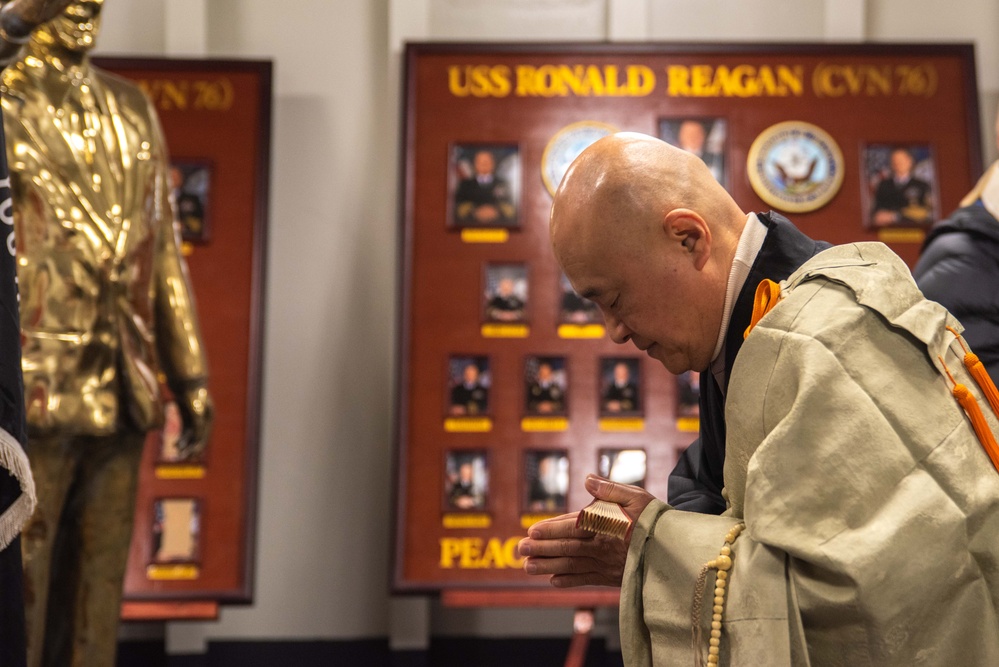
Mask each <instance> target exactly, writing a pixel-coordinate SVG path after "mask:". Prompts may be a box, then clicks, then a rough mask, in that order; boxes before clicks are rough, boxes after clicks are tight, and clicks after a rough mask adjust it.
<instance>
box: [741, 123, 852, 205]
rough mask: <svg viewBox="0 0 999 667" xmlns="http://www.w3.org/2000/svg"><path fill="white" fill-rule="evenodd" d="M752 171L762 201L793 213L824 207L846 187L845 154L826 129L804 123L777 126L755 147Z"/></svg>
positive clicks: (751, 154) (752, 181)
mask: <svg viewBox="0 0 999 667" xmlns="http://www.w3.org/2000/svg"><path fill="white" fill-rule="evenodd" d="M746 162H747V164H746V170H747V173H748V174H749V182H750V184H751V185H752V186H753V190H755V191H756V194H757V195H759V196H760V199H762V200H763V201H765V202H766V203H767V204H769V205H771V206H773V207H774V208H778V209H781V210H784V211H788V212H791V213H807V212H809V211H814V210H817V209H819V208H822V207H823V206H825V205H826V204H828V203H829V201H830V200H831V199H832V198H833V197H834V196H836V193H837V192H839V188H840V186H841V185H842V184H843V154H842V153H841V152H840V150H839V146H838V145H837V144H836V141H835V140H834V139H833V138H832V137H831V136H830V135H829V134H828V133H827V132H826V131H825V130H823V129H822V128H820V127H818V126H816V125H812V124H811V123H806V122H803V121H786V122H783V123H777V124H776V125H771V126H770V127H768V128H767V129H765V130H764V131H763V132H761V133H760V136H758V137H756V140H755V141H754V142H753V145H752V146H751V147H750V148H749V157H748V158H747V161H746Z"/></svg>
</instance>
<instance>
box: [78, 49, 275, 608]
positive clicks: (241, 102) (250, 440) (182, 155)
mask: <svg viewBox="0 0 999 667" xmlns="http://www.w3.org/2000/svg"><path fill="white" fill-rule="evenodd" d="M94 60H95V64H96V65H98V66H99V67H102V68H104V69H106V70H108V71H111V72H113V73H116V74H119V75H121V76H124V77H126V78H129V79H132V80H134V81H135V82H136V83H138V84H139V86H140V87H142V88H143V89H144V90H145V91H146V93H147V94H148V95H149V97H150V98H151V99H152V100H153V102H154V103H155V105H156V108H157V110H158V112H159V117H160V121H161V124H162V126H163V130H164V134H165V135H166V140H167V146H168V148H169V151H170V160H171V166H172V170H171V179H172V186H173V187H174V197H175V200H176V203H177V210H178V218H179V222H180V227H181V237H182V240H183V246H182V247H183V254H184V255H185V257H186V260H187V264H188V268H189V269H190V275H191V282H192V284H193V288H194V295H195V299H196V302H197V306H198V316H199V318H200V323H201V330H202V335H203V338H204V344H205V352H206V356H207V358H208V370H209V385H208V386H209V391H210V392H211V394H212V397H213V399H214V402H215V423H214V427H213V431H212V435H211V439H210V441H209V443H208V446H207V449H206V452H205V454H204V456H203V457H202V458H199V459H197V460H189V459H187V458H185V457H184V456H183V455H182V453H181V450H180V449H179V448H178V446H177V445H178V443H177V439H178V435H179V432H180V423H179V415H178V414H177V412H176V410H175V409H171V406H168V409H167V420H166V426H165V427H164V430H163V432H162V433H155V434H152V435H151V436H150V438H149V439H148V441H147V443H146V450H145V454H144V456H143V461H142V469H141V471H140V480H139V491H138V498H137V501H136V509H135V522H134V532H133V536H132V544H131V548H130V552H129V562H128V569H127V571H126V575H125V603H124V607H123V615H124V617H125V618H128V619H142V618H176V617H204V616H211V615H213V614H214V613H217V603H225V602H249V601H250V600H251V597H252V582H253V544H254V528H255V523H256V521H255V516H256V484H257V447H258V437H259V415H260V409H259V406H260V372H261V349H262V342H263V331H262V326H263V311H262V304H263V291H262V290H263V285H264V256H265V254H264V252H265V244H266V229H267V192H268V172H269V165H270V117H271V116H270V110H271V63H270V62H266V61H219V60H173V59H141V60H136V59H124V58H99V59H97V58H95V59H94ZM205 602H214V603H215V604H214V605H212V604H207V605H206V604H205ZM163 603H166V604H163Z"/></svg>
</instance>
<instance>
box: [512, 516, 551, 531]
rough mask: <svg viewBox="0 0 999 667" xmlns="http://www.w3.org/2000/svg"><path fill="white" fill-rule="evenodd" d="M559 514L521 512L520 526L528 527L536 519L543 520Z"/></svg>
mask: <svg viewBox="0 0 999 667" xmlns="http://www.w3.org/2000/svg"><path fill="white" fill-rule="evenodd" d="M557 516H559V515H558V514H521V515H520V527H521V528H525V529H526V528H530V527H531V526H533V525H534V524H536V523H537V522H538V521H544V520H545V519H554V518H555V517H557Z"/></svg>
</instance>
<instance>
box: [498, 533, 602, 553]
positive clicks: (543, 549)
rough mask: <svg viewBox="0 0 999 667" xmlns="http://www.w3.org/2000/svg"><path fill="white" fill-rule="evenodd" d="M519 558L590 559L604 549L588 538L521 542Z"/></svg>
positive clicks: (591, 538) (527, 540) (600, 544)
mask: <svg viewBox="0 0 999 667" xmlns="http://www.w3.org/2000/svg"><path fill="white" fill-rule="evenodd" d="M518 549H519V551H520V555H521V556H534V557H538V558H561V557H566V556H571V557H585V558H590V557H594V556H597V555H599V554H600V553H603V552H604V551H605V550H606V549H605V548H604V547H603V546H602V543H600V542H597V541H595V540H594V539H593V537H592V534H590V537H584V538H575V537H565V538H561V539H552V540H534V539H531V538H528V539H526V540H521V541H520V544H519V545H518Z"/></svg>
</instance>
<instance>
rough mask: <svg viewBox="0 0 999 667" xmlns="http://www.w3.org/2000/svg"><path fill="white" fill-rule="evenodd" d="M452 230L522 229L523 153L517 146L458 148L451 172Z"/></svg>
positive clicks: (475, 145)
mask: <svg viewBox="0 0 999 667" xmlns="http://www.w3.org/2000/svg"><path fill="white" fill-rule="evenodd" d="M448 176H449V182H450V184H451V188H450V192H452V193H453V195H452V207H451V219H450V226H452V227H518V226H519V225H520V222H519V220H518V215H517V213H518V210H519V200H520V151H519V150H518V148H517V146H515V145H514V146H497V145H487V144H458V145H455V146H452V148H451V164H450V169H449V172H448Z"/></svg>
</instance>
